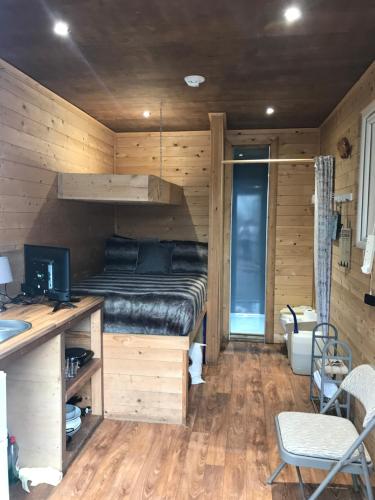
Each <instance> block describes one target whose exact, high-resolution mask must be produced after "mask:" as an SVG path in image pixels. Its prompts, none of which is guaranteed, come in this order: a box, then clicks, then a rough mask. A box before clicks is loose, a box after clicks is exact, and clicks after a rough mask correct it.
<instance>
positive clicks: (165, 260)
mask: <svg viewBox="0 0 375 500" xmlns="http://www.w3.org/2000/svg"><path fill="white" fill-rule="evenodd" d="M172 248H173V246H172V245H171V244H170V243H167V242H166V243H160V242H159V241H142V242H140V244H139V255H138V264H137V270H136V273H137V274H168V273H169V272H170V268H171V254H172Z"/></svg>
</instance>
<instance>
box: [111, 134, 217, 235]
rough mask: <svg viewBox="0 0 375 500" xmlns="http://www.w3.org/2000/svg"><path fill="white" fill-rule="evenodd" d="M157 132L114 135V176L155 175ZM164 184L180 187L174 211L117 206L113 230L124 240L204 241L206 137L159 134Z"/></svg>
mask: <svg viewBox="0 0 375 500" xmlns="http://www.w3.org/2000/svg"><path fill="white" fill-rule="evenodd" d="M159 146H160V137H159V133H158V132H150V133H148V132H147V133H146V132H140V133H137V132H130V133H120V134H117V135H116V154H115V173H117V174H128V173H129V174H153V175H160V154H159V153H160V148H159ZM162 154H163V169H162V176H163V178H165V180H167V181H170V182H173V183H175V184H178V185H179V186H183V190H184V197H183V201H182V204H181V205H180V206H166V207H130V206H122V207H117V209H116V212H117V217H116V231H117V232H118V233H119V234H121V235H125V236H133V237H157V238H161V239H163V238H164V239H180V240H183V239H186V240H192V241H204V242H206V241H207V240H208V180H209V170H210V132H209V131H208V130H207V131H198V132H195V131H189V132H164V133H163V149H162Z"/></svg>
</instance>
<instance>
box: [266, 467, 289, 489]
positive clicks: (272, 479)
mask: <svg viewBox="0 0 375 500" xmlns="http://www.w3.org/2000/svg"><path fill="white" fill-rule="evenodd" d="M285 466H286V463H285V462H281V464H280V465H279V466H278V467H277V468H276V469H275V471H274V472H273V473H272V475H271V476H270V477H269V478H268V479H267V481H266V483H267V484H272V483H273V482H274V480H275V479H276V478H277V476H278V475H279V474H280V472H281V471H282V470H283V468H284V467H285Z"/></svg>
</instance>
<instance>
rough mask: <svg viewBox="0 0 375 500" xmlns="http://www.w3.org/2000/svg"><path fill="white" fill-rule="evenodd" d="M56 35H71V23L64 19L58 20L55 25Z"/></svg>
mask: <svg viewBox="0 0 375 500" xmlns="http://www.w3.org/2000/svg"><path fill="white" fill-rule="evenodd" d="M53 31H54V33H55V35H59V36H68V35H69V25H68V24H67V23H65V22H64V21H56V22H55V25H54V27H53Z"/></svg>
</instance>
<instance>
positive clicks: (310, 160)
mask: <svg viewBox="0 0 375 500" xmlns="http://www.w3.org/2000/svg"><path fill="white" fill-rule="evenodd" d="M221 163H222V164H223V165H233V163H235V164H236V165H237V164H238V165H248V164H251V163H256V164H258V163H265V164H267V165H268V164H269V163H315V158H267V159H265V158H260V159H258V160H223V161H222V162H221Z"/></svg>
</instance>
